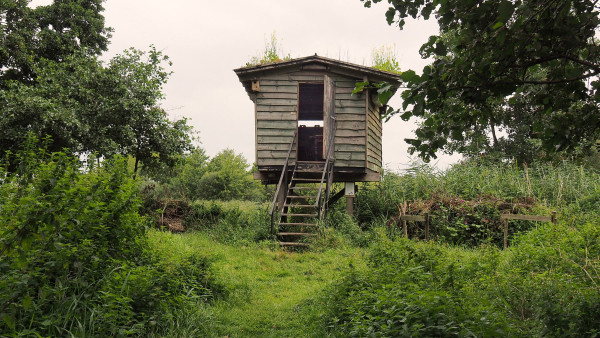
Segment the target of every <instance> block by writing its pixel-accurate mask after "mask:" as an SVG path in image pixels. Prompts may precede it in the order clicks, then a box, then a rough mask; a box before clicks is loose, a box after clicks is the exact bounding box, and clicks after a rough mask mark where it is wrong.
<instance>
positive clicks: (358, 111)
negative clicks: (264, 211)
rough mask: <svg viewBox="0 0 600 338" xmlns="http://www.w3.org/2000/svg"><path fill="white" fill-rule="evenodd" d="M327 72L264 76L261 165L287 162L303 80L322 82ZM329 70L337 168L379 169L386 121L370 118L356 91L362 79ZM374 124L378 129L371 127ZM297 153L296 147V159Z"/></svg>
mask: <svg viewBox="0 0 600 338" xmlns="http://www.w3.org/2000/svg"><path fill="white" fill-rule="evenodd" d="M324 74H325V73H324V72H320V71H295V72H289V73H284V74H281V73H280V74H271V75H264V76H263V77H260V78H259V81H260V92H258V93H256V98H255V108H256V144H257V150H256V162H257V164H258V166H272V165H283V162H284V161H285V157H286V155H287V150H288V148H289V144H290V142H291V140H292V137H293V135H294V132H295V131H296V126H297V106H298V101H297V98H298V83H299V82H323V79H324ZM327 74H328V76H329V77H331V78H332V79H333V81H334V82H335V97H336V100H335V108H336V110H335V113H336V125H337V127H336V133H335V159H336V160H335V165H336V167H352V168H369V169H372V170H374V171H378V169H377V168H376V166H379V167H380V166H381V122H380V121H379V119H378V114H377V115H374V116H372V117H370V118H369V119H368V118H367V115H372V114H367V109H366V103H367V99H366V95H365V94H358V95H352V90H353V89H354V85H355V83H356V81H361V79H353V78H349V77H346V76H341V75H337V74H332V73H327ZM371 120H372V121H371ZM377 123H379V124H378V125H377ZM371 124H373V125H374V127H372V128H371V127H369V128H370V129H368V130H367V126H368V125H369V126H370V125H371ZM377 126H379V127H378V128H377ZM368 139H372V141H371V143H372V144H373V145H372V146H371V145H369V146H368V144H369V143H368V142H367V140H368ZM375 147H379V148H378V151H376V149H375V150H374V149H372V148H375ZM295 156H296V154H295V151H293V152H292V157H293V158H295ZM369 158H372V160H371V161H372V162H369V160H368V159H369ZM377 159H378V161H379V162H377ZM292 163H293V162H292ZM369 163H371V165H370V166H369Z"/></svg>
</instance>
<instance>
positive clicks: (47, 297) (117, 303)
mask: <svg viewBox="0 0 600 338" xmlns="http://www.w3.org/2000/svg"><path fill="white" fill-rule="evenodd" d="M10 156H14V158H15V159H16V161H10V162H12V163H19V166H18V170H17V171H13V172H10V173H8V172H6V171H4V170H3V171H2V175H1V177H2V181H1V182H0V197H1V200H2V203H1V204H0V224H1V226H0V331H2V332H5V333H7V334H12V335H43V336H46V335H50V336H64V335H80V336H81V335H100V336H114V335H126V334H134V333H137V334H144V333H148V332H151V331H156V330H160V327H161V326H162V324H161V322H163V321H166V320H168V319H169V317H170V316H171V313H172V312H173V311H174V309H176V308H178V307H180V306H184V305H185V304H186V303H188V302H196V301H205V300H206V299H209V298H210V297H212V295H213V293H212V290H213V289H218V288H216V287H215V286H214V285H213V282H212V281H211V280H210V279H209V274H208V272H207V271H208V268H209V265H208V263H207V261H206V260H205V258H203V257H202V256H194V257H192V256H190V257H189V258H187V259H186V260H185V261H182V262H178V263H177V264H172V265H166V264H164V263H163V262H161V260H159V259H158V257H156V256H154V255H152V254H150V252H149V251H148V243H147V238H146V230H145V229H146V228H145V227H146V220H145V218H143V217H141V216H140V215H139V214H138V209H139V203H140V201H139V199H138V198H137V197H136V195H137V183H136V182H135V181H134V180H132V179H131V175H130V172H129V171H128V170H127V167H126V164H127V163H126V160H125V159H123V158H118V157H117V158H115V159H114V160H111V161H104V162H102V165H101V166H97V165H95V160H93V159H92V160H91V161H90V162H89V166H87V167H84V168H82V167H81V163H80V162H79V160H77V159H76V158H73V157H70V156H68V155H66V154H64V153H49V152H47V151H46V150H44V149H43V147H42V148H38V146H37V144H36V143H35V142H33V141H29V142H28V143H27V148H26V150H25V151H23V152H19V153H17V154H14V155H10Z"/></svg>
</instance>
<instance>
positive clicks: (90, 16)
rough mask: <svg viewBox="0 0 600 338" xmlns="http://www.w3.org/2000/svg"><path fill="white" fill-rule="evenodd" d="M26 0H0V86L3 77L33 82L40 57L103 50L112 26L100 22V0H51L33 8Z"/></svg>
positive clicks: (62, 56) (102, 18)
mask: <svg viewBox="0 0 600 338" xmlns="http://www.w3.org/2000/svg"><path fill="white" fill-rule="evenodd" d="M30 2H31V0H0V28H1V33H0V34H1V35H0V40H1V41H2V43H1V44H0V88H2V86H3V85H4V84H6V81H7V80H16V81H19V82H26V83H32V82H35V77H36V73H35V71H34V66H35V64H36V63H37V62H39V61H40V60H41V59H46V60H52V61H62V60H64V59H65V58H66V57H67V56H69V55H71V54H73V53H75V52H77V51H85V53H86V54H88V55H100V54H101V53H102V52H103V51H106V50H107V47H108V43H109V39H110V32H111V31H112V30H111V29H110V28H108V27H105V25H104V16H102V11H103V10H104V8H103V7H102V2H104V1H103V0H78V1H74V0H55V1H54V2H53V3H52V4H50V5H47V6H38V7H36V8H30V7H28V4H29V3H30Z"/></svg>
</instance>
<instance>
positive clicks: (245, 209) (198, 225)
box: [185, 200, 271, 244]
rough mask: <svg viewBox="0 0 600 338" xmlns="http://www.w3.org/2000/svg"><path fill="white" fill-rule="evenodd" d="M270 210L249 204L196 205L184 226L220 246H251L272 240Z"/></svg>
mask: <svg viewBox="0 0 600 338" xmlns="http://www.w3.org/2000/svg"><path fill="white" fill-rule="evenodd" d="M270 220H271V218H270V217H269V206H268V205H267V204H264V203H263V204H260V203H255V202H248V201H227V202H224V201H202V200H201V201H196V202H194V203H192V204H191V205H190V211H189V213H188V215H187V216H186V219H185V224H186V225H187V226H188V227H189V228H191V229H193V230H202V231H206V232H209V233H210V235H211V237H212V238H214V239H215V240H217V241H219V242H222V243H229V244H250V243H257V242H259V241H262V240H266V239H269V238H270V237H271V233H270V231H271V223H270Z"/></svg>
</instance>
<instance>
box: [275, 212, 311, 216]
mask: <svg viewBox="0 0 600 338" xmlns="http://www.w3.org/2000/svg"><path fill="white" fill-rule="evenodd" d="M281 216H291V217H294V216H296V217H317V216H319V214H292V213H289V212H288V213H282V214H281Z"/></svg>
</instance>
